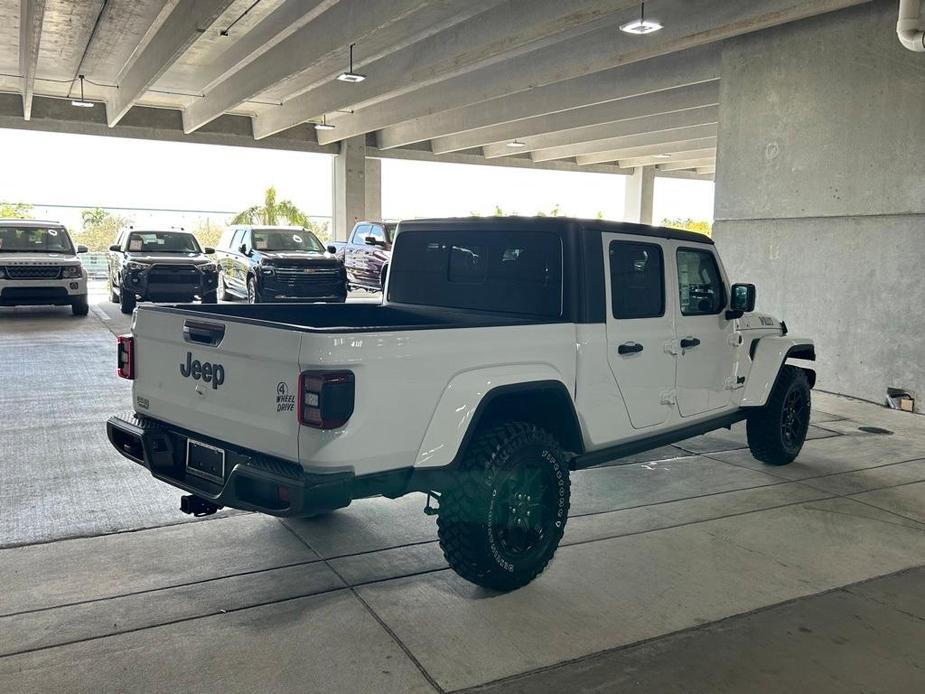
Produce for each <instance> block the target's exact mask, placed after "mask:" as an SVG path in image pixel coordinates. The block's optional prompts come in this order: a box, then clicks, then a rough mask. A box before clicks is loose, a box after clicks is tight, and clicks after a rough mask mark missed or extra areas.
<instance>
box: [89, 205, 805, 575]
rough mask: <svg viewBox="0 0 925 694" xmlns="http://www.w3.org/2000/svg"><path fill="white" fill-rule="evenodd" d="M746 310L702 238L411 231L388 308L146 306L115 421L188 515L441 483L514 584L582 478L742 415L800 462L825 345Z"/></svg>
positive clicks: (454, 517) (399, 251) (135, 454)
mask: <svg viewBox="0 0 925 694" xmlns="http://www.w3.org/2000/svg"><path fill="white" fill-rule="evenodd" d="M754 303H755V288H754V286H753V285H748V284H733V285H730V283H729V281H728V280H727V278H726V275H725V272H724V271H723V266H722V263H721V262H720V258H719V256H718V255H717V253H716V250H715V247H714V245H713V243H712V241H711V240H710V239H709V238H707V237H705V236H701V235H699V234H693V233H689V232H683V231H675V230H670V229H663V228H658V227H649V226H640V225H634V224H622V223H607V222H600V221H580V220H569V219H561V218H556V219H552V218H535V219H527V218H493V219H451V220H441V219H435V220H420V221H413V222H402V223H401V224H400V225H399V229H398V233H397V234H396V241H395V246H394V253H393V257H392V264H391V270H390V273H389V276H388V279H387V283H386V290H385V294H384V299H383V302H382V304H381V305H371V304H359V303H356V304H346V305H317V304H311V305H308V304H304V305H251V306H242V305H219V306H203V305H193V304H191V305H179V306H140V307H139V308H138V309H137V310H136V313H135V318H134V325H133V331H132V334H131V335H127V336H123V337H120V338H119V340H118V347H119V348H118V360H119V364H118V368H119V373H120V374H121V375H122V376H124V377H125V378H129V379H133V403H132V405H133V410H134V411H133V412H132V413H131V414H127V415H123V416H116V417H112V418H111V419H110V420H109V422H108V426H107V430H108V435H109V439H110V441H111V442H112V444H113V446H114V447H115V448H116V449H117V450H118V451H119V452H120V453H121V454H122V455H124V456H126V457H127V458H129V459H131V460H133V461H134V462H136V463H139V464H141V465H144V466H145V467H147V468H148V469H149V470H150V471H151V473H152V474H153V475H154V477H156V478H157V479H159V480H162V481H164V482H167V483H168V484H171V485H173V486H175V487H178V488H180V489H182V490H185V491H186V492H188V493H189V495H188V496H184V497H183V498H182V500H181V508H182V510H184V511H186V512H187V513H194V514H196V515H206V514H209V513H214V512H215V511H216V510H217V509H219V508H220V507H222V506H230V507H234V508H239V509H248V510H252V511H260V512H263V513H268V514H273V515H277V516H307V515H313V514H318V513H323V512H326V511H330V510H332V509H336V508H340V507H344V506H347V505H348V504H349V503H350V502H351V500H353V499H357V498H362V497H369V496H374V495H383V496H386V497H389V498H396V497H399V496H402V495H404V494H407V493H409V492H412V491H420V492H426V493H427V494H428V501H427V508H426V509H425V511H428V512H430V513H436V514H437V515H438V535H439V540H440V544H441V546H442V548H443V551H444V554H445V555H446V559H447V561H448V562H449V564H450V566H451V567H452V568H453V569H454V570H456V571H457V572H458V573H459V574H460V575H461V576H463V577H464V578H466V579H468V580H470V581H472V582H474V583H477V584H480V585H483V586H487V587H491V588H495V589H500V590H509V589H513V588H517V587H519V586H522V585H525V584H526V583H528V582H530V581H531V580H532V579H533V578H535V577H536V576H537V575H538V574H539V573H540V572H541V571H542V570H543V569H544V567H545V566H546V565H547V563H548V562H549V561H550V559H551V558H552V556H553V553H554V552H555V550H556V547H557V546H558V544H559V541H560V539H561V538H562V534H563V531H564V528H565V524H566V521H567V518H568V510H569V474H570V473H571V472H572V471H575V470H580V469H582V468H586V467H589V466H593V465H597V464H600V463H605V462H609V461H613V460H615V459H618V458H620V457H622V456H626V455H629V454H632V453H636V452H639V451H643V450H646V449H650V448H655V447H657V446H661V445H665V444H668V443H671V442H673V441H679V440H682V439H685V438H688V437H690V436H694V435H697V434H701V433H704V432H708V431H711V430H714V429H717V428H720V427H729V426H731V425H732V424H733V423H735V422H737V421H740V420H747V431H748V443H749V446H750V448H751V451H752V454H753V455H754V456H755V457H756V458H758V459H759V460H761V461H764V462H765V463H768V464H770V465H784V464H787V463H789V462H790V461H792V460H793V459H794V458H795V457H796V456H797V454H798V453H799V451H800V449H801V447H802V445H803V441H804V439H805V437H806V433H807V429H808V427H809V414H810V388H811V387H812V385H813V383H814V381H815V375H814V372H813V371H812V370H810V369H809V368H807V362H806V360H812V359H814V358H815V353H814V346H813V343H812V342H811V341H810V340H808V339H803V338H795V337H791V336H789V335H788V334H787V328H786V326H785V325H784V324H783V323H782V322H781V321H779V320H777V319H775V318H771V317H770V316H766V315H762V314H758V313H755V312H754ZM793 359H796V360H798V362H797V364H798V365H793V364H792V363H790V360H793ZM434 501H435V502H436V503H438V504H439V507H438V508H434V507H433V506H431V503H432V502H434Z"/></svg>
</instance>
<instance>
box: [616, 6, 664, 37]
mask: <svg viewBox="0 0 925 694" xmlns="http://www.w3.org/2000/svg"><path fill="white" fill-rule="evenodd" d="M661 28H662V25H661V24H660V23H658V22H657V21H655V20H654V19H646V4H645V3H644V2H643V3H640V6H639V19H634V20H633V21H632V22H627V23H626V24H623V25H621V26H620V31H622V32H623V33H625V34H635V35H636V36H644V35H646V34H654V33H655V32H656V31H658V30H659V29H661Z"/></svg>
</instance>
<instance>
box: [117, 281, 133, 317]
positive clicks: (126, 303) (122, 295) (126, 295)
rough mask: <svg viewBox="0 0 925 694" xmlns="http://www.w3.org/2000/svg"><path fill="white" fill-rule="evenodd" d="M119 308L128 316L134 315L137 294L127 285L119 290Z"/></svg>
mask: <svg viewBox="0 0 925 694" xmlns="http://www.w3.org/2000/svg"><path fill="white" fill-rule="evenodd" d="M119 310H120V311H122V313H124V314H125V315H127V316H130V315H132V311H134V310H135V294H134V293H133V292H130V291H129V290H127V289H126V288H125V287H122V291H121V292H119Z"/></svg>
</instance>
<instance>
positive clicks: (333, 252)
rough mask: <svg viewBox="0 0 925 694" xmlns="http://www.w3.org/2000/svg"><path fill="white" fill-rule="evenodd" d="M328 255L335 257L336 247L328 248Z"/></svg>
mask: <svg viewBox="0 0 925 694" xmlns="http://www.w3.org/2000/svg"><path fill="white" fill-rule="evenodd" d="M328 253H330V254H331V255H337V246H328Z"/></svg>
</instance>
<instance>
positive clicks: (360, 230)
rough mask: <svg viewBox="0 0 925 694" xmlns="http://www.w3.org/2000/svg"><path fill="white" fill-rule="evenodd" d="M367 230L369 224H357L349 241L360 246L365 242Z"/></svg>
mask: <svg viewBox="0 0 925 694" xmlns="http://www.w3.org/2000/svg"><path fill="white" fill-rule="evenodd" d="M368 232H369V224H358V225H357V227H356V229H354V231H353V239H351V241H350V243H352V244H354V245H360V246H362V245H363V244H364V243H366V235H367V233H368Z"/></svg>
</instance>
